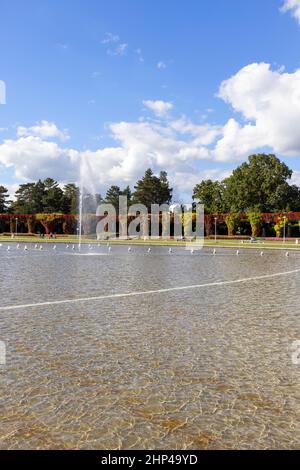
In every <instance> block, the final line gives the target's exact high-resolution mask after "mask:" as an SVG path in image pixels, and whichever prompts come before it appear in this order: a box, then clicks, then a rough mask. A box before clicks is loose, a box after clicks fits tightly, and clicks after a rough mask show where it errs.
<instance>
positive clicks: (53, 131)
mask: <svg viewBox="0 0 300 470" xmlns="http://www.w3.org/2000/svg"><path fill="white" fill-rule="evenodd" d="M17 135H18V136H19V137H28V136H37V137H41V138H43V139H51V138H57V139H60V140H67V139H69V134H68V131H67V130H66V129H64V130H60V129H59V128H58V127H57V125H56V124H54V122H48V121H41V122H39V123H37V124H36V125H35V126H32V127H24V126H19V127H18V128H17Z"/></svg>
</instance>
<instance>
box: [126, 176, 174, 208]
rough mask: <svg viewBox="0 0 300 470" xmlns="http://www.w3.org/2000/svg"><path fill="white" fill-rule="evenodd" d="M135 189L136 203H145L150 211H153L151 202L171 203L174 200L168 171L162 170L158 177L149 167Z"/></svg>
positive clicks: (134, 199) (134, 197) (134, 198)
mask: <svg viewBox="0 0 300 470" xmlns="http://www.w3.org/2000/svg"><path fill="white" fill-rule="evenodd" d="M134 189H135V192H134V193H133V201H134V203H140V204H144V205H145V206H146V207H147V209H148V211H151V204H169V203H170V202H171V200H172V191H173V190H172V189H171V188H170V187H169V182H168V179H167V173H166V172H161V173H160V176H159V177H157V176H155V175H154V174H153V171H152V170H151V169H150V168H149V169H148V170H146V172H145V175H144V176H143V178H142V179H140V180H139V181H138V182H137V184H136V186H135V187H134Z"/></svg>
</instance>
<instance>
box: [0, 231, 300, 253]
mask: <svg viewBox="0 0 300 470" xmlns="http://www.w3.org/2000/svg"><path fill="white" fill-rule="evenodd" d="M1 242H9V243H17V242H18V243H57V244H58V243H73V244H75V243H78V237H77V236H76V235H69V236H65V237H59V238H56V239H48V238H39V237H38V236H32V237H28V236H25V237H24V236H22V235H18V236H17V237H14V238H10V237H8V236H3V235H0V243H1ZM82 243H99V244H107V243H108V241H107V240H100V241H97V240H95V238H88V237H83V239H82ZM109 243H110V244H112V245H113V244H115V245H142V246H143V245H147V246H148V245H152V246H185V245H186V242H185V241H176V240H161V239H149V240H144V239H134V240H123V239H121V240H120V239H112V240H109ZM191 245H192V244H191ZM204 246H208V247H212V248H217V247H222V248H243V249H244V248H245V249H255V248H256V249H257V248H260V249H262V248H263V249H278V250H280V249H293V250H299V251H300V244H299V245H297V244H296V239H295V240H293V241H291V240H288V241H286V242H283V241H282V240H268V239H258V240H257V242H256V243H249V242H248V241H243V242H242V240H217V241H216V242H215V240H209V239H205V240H204Z"/></svg>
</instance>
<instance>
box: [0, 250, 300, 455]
mask: <svg viewBox="0 0 300 470" xmlns="http://www.w3.org/2000/svg"><path fill="white" fill-rule="evenodd" d="M28 246H29V245H28ZM83 252H84V253H88V252H93V253H98V254H100V253H102V254H103V255H105V256H72V253H69V254H68V250H66V248H65V247H58V248H57V250H56V252H54V251H53V250H52V248H51V246H48V248H47V247H46V248H45V249H44V250H43V252H37V251H35V250H34V249H33V248H31V247H30V249H29V250H28V252H24V251H23V250H19V251H17V250H16V249H15V247H14V246H12V248H11V251H10V252H7V251H6V248H5V246H2V247H1V248H0V298H1V306H8V305H16V304H26V303H33V302H40V301H51V300H59V299H66V298H67V299H72V298H76V297H88V296H95V295H96V296H97V295H102V294H111V293H119V292H130V291H137V290H143V291H145V290H153V289H160V288H164V287H173V286H181V285H189V284H199V283H206V282H214V281H220V280H229V279H239V278H244V277H252V276H256V275H258V276H259V275H264V274H267V273H275V272H278V271H280V272H283V271H290V270H293V269H296V268H298V267H300V253H299V254H297V253H292V254H291V255H290V257H289V258H286V257H285V256H284V253H281V252H280V253H276V252H269V253H266V254H265V256H264V257H260V256H259V253H258V252H256V250H255V251H251V252H248V251H244V252H241V254H240V256H235V255H232V253H234V252H232V251H230V250H229V251H226V250H224V251H221V250H218V255H217V256H215V257H213V256H211V250H210V251H209V250H208V251H205V250H203V251H202V252H197V253H195V254H194V255H191V254H190V253H187V252H186V251H185V250H184V249H182V248H180V249H177V250H175V249H173V253H172V254H171V255H170V254H169V253H168V249H167V248H153V249H152V253H151V254H150V255H149V254H148V253H147V249H146V248H143V247H137V248H135V247H133V248H132V252H131V253H128V252H127V248H126V247H115V246H114V247H113V248H112V251H111V252H110V253H109V252H108V248H107V247H106V246H101V247H94V248H93V250H89V248H88V247H84V248H83ZM299 281H300V273H299V274H298V273H296V274H292V275H288V276H282V277H275V278H269V279H263V280H257V281H251V282H248V283H242V284H232V285H223V286H217V287H216V286H214V287H205V288H201V289H194V290H187V291H174V292H168V293H161V294H151V295H145V296H140V297H124V298H119V299H105V300H101V301H91V302H84V303H80V304H63V305H49V306H45V307H33V308H28V309H20V310H13V311H0V322H1V323H0V325H1V332H0V340H2V341H5V343H6V349H7V364H6V366H0V382H1V391H0V405H1V427H0V448H2V449H6V448H10V449H13V448H26V449H29V448H41V449H48V448H56V449H64V448H66V449H70V448H83V449H93V448H96V449H128V448H135V449H140V448H148V449H168V448H169V449H229V448H230V449H231V448H239V449H247V448H261V449H262V448H287V449H296V448H299V445H300V387H299V385H300V380H299V378H300V366H295V365H293V364H292V361H291V357H290V351H289V347H290V345H291V343H292V341H294V340H296V339H300V322H299V313H300V307H299V305H300V290H299Z"/></svg>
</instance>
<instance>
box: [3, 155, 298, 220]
mask: <svg viewBox="0 0 300 470" xmlns="http://www.w3.org/2000/svg"><path fill="white" fill-rule="evenodd" d="M292 173H293V172H292V170H291V169H290V168H288V166H287V165H286V164H285V163H283V162H281V161H280V160H279V158H277V157H276V156H275V155H273V154H255V155H250V156H249V157H248V161H247V162H244V163H242V164H241V165H239V166H238V167H237V168H236V169H234V170H233V172H232V174H231V175H230V176H229V177H227V178H225V179H224V180H222V181H213V180H211V179H207V180H202V181H200V182H199V183H198V184H196V185H195V187H194V188H193V195H192V199H193V201H197V202H200V203H202V204H204V209H205V213H206V214H217V213H224V214H226V213H262V212H281V211H295V212H297V211H300V188H299V187H298V186H297V185H295V184H290V182H289V180H290V179H291V176H292ZM172 193H173V189H172V188H171V187H170V183H169V181H168V175H167V172H166V171H161V172H160V174H159V175H158V176H156V175H155V174H154V173H153V171H152V170H151V169H150V168H149V169H147V170H146V172H145V174H144V176H143V177H142V178H141V179H140V180H138V181H137V183H136V184H135V186H134V190H133V191H132V190H131V188H130V187H129V186H126V187H125V188H123V189H121V188H120V187H119V186H117V185H112V186H111V187H110V188H108V190H107V192H106V194H105V197H102V196H101V195H100V194H94V195H91V194H84V197H83V208H84V211H85V212H91V213H94V212H95V210H96V206H97V205H99V204H100V203H102V202H106V203H110V204H112V205H113V206H114V207H115V208H116V210H117V211H118V202H119V196H121V195H123V196H126V197H127V200H128V205H131V204H135V203H140V204H144V205H145V206H146V207H147V209H148V210H149V211H150V209H151V204H170V203H171V201H172ZM78 201H79V187H78V186H77V185H76V184H75V183H69V184H65V185H64V186H63V188H61V187H60V185H59V183H58V182H57V181H55V180H54V179H52V178H46V179H45V180H44V181H42V180H38V181H37V182H30V183H24V184H21V185H20V186H19V188H18V190H17V191H16V193H15V200H14V201H9V194H8V189H7V188H6V187H5V186H4V185H0V213H8V214H45V213H48V214H51V213H62V214H73V215H76V214H77V213H78Z"/></svg>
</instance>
